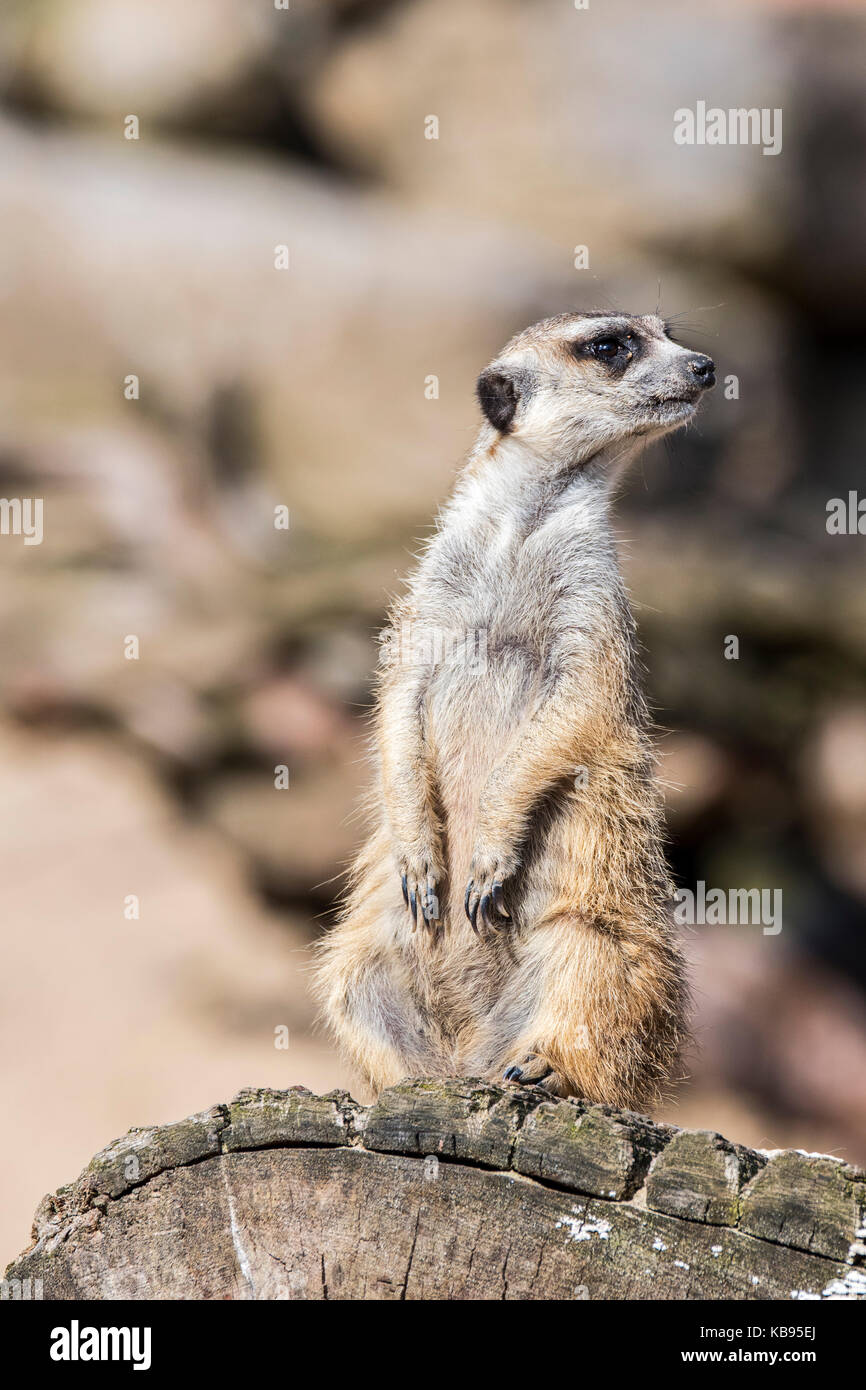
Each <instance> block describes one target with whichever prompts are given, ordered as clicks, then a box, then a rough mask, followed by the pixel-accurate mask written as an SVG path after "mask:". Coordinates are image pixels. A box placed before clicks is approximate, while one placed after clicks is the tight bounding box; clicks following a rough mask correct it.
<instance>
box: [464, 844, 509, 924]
mask: <svg viewBox="0 0 866 1390" xmlns="http://www.w3.org/2000/svg"><path fill="white" fill-rule="evenodd" d="M516 868H517V856H516V855H514V854H509V853H507V852H505V851H500V852H499V853H496V852H495V851H494V852H493V853H490V852H489V851H486V850H480V849H476V851H475V854H474V855H473V857H472V863H471V864H470V866H469V874H470V878H469V882H468V883H467V885H466V894H465V896H464V899H463V907H464V909H465V912H466V916H467V917H468V918H469V921H470V922H471V923H472V929H473V931H474V932H475V933H476V935H478V934H479V919H480V925H481V928H482V931H484V930H489V931H496V930H497V928H500V927H503V926H505V924H506V923H507V922H510V921H511V913H510V912H509V911H508V907H507V905H506V901H505V896H506V890H505V885H506V883H507V881H508V879H510V878H511V876H512V874H513V873H514V872H515V870H516Z"/></svg>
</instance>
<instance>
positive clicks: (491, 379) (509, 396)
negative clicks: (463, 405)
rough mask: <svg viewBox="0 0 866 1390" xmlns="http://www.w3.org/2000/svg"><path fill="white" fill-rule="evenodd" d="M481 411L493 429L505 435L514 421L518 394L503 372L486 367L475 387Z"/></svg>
mask: <svg viewBox="0 0 866 1390" xmlns="http://www.w3.org/2000/svg"><path fill="white" fill-rule="evenodd" d="M475 389H476V391H477V393H478V400H479V403H480V405H481V409H482V410H483V411H484V414H485V415H486V416H487V418H488V420H489V421H490V423H491V425H492V426H493V428H494V429H497V430H501V431H502V433H503V434H507V433H508V431H509V430H510V429H511V425H512V422H513V420H514V415H515V411H516V410H517V403H518V401H519V400H520V392H519V391H518V389H517V386H516V384H515V382H514V380H513V379H512V378H511V377H510V376H506V375H505V373H504V372H497V371H496V370H495V368H493V367H486V368H485V369H484V371H483V372H482V373H481V375H480V377H479V378H478V384H477V386H476V388H475Z"/></svg>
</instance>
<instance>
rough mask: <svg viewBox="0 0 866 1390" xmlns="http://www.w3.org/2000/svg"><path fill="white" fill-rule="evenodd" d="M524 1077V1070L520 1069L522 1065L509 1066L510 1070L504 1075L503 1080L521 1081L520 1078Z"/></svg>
mask: <svg viewBox="0 0 866 1390" xmlns="http://www.w3.org/2000/svg"><path fill="white" fill-rule="evenodd" d="M522 1078H523V1072H522V1071H521V1070H520V1067H509V1068H508V1071H507V1072H506V1073H505V1075H504V1076H503V1078H502V1080H503V1081H520V1080H522Z"/></svg>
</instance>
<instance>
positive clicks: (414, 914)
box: [409, 888, 418, 922]
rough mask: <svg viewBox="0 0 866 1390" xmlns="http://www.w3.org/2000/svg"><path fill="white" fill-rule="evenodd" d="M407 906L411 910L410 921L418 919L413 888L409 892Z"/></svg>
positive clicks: (416, 901)
mask: <svg viewBox="0 0 866 1390" xmlns="http://www.w3.org/2000/svg"><path fill="white" fill-rule="evenodd" d="M409 907H410V908H411V910H412V921H413V922H417V921H418V899H417V898H416V897H415V889H414V888H413V889H412V892H411V893H410V894H409Z"/></svg>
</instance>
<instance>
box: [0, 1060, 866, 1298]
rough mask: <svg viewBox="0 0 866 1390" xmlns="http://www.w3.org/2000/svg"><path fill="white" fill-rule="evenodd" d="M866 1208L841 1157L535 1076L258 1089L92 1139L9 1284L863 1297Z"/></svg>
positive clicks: (247, 1293)
mask: <svg viewBox="0 0 866 1390" xmlns="http://www.w3.org/2000/svg"><path fill="white" fill-rule="evenodd" d="M864 1222H866V1173H864V1172H863V1171H862V1170H860V1169H856V1168H852V1167H850V1166H849V1165H847V1164H845V1163H842V1162H840V1161H839V1160H837V1159H834V1158H828V1157H824V1156H821V1155H811V1154H804V1153H800V1152H798V1151H785V1152H780V1153H775V1154H769V1155H768V1154H765V1153H761V1152H756V1151H753V1150H750V1149H745V1148H742V1147H741V1146H739V1145H736V1144H732V1143H729V1142H728V1141H727V1140H726V1139H723V1138H722V1137H721V1136H720V1135H718V1134H713V1133H711V1132H709V1131H690V1130H676V1129H673V1128H671V1127H670V1126H665V1125H656V1124H653V1123H652V1121H650V1120H648V1119H646V1118H645V1117H643V1116H640V1115H634V1114H631V1113H629V1112H627V1111H618V1110H612V1109H610V1108H608V1107H606V1106H599V1105H585V1104H583V1103H582V1102H579V1101H574V1100H550V1099H548V1098H546V1097H545V1096H544V1095H543V1094H542V1093H541V1092H538V1091H531V1090H530V1091H519V1090H515V1089H508V1090H504V1089H501V1088H499V1087H496V1086H488V1085H485V1084H482V1083H480V1082H475V1081H471V1080H467V1081H463V1080H459V1081H451V1082H442V1081H435V1082H433V1081H430V1082H427V1081H414V1082H411V1083H408V1082H407V1083H405V1084H402V1085H399V1086H395V1087H393V1088H392V1089H391V1090H389V1091H386V1092H384V1093H383V1095H382V1096H381V1097H380V1098H379V1100H378V1101H377V1103H376V1104H374V1105H372V1106H369V1107H365V1106H361V1105H358V1104H357V1103H356V1102H354V1101H353V1100H352V1099H351V1098H350V1097H349V1096H348V1095H347V1094H345V1093H344V1092H332V1093H331V1094H330V1095H327V1096H314V1095H312V1094H311V1093H310V1092H309V1091H307V1090H305V1089H304V1088H303V1087H296V1088H294V1089H292V1090H289V1091H267V1090H248V1091H242V1092H241V1093H240V1094H239V1095H238V1096H237V1097H236V1098H235V1100H233V1101H232V1102H231V1103H230V1104H228V1105H218V1106H215V1107H214V1108H213V1109H212V1110H208V1111H205V1112H204V1113H203V1114H200V1115H193V1116H191V1117H190V1118H189V1119H186V1120H182V1121H180V1123H179V1124H174V1125H167V1126H164V1127H160V1128H156V1129H134V1130H131V1131H130V1132H129V1134H127V1135H126V1136H125V1137H124V1138H123V1139H118V1140H116V1141H115V1142H114V1143H113V1144H110V1145H109V1146H108V1148H106V1149H104V1150H103V1151H102V1152H101V1153H99V1154H97V1155H96V1156H95V1158H93V1159H92V1161H91V1162H90V1164H89V1165H88V1166H87V1168H86V1169H85V1170H84V1172H83V1173H82V1174H81V1176H80V1177H79V1178H78V1180H77V1181H76V1182H74V1183H73V1184H71V1185H70V1186H68V1187H64V1188H61V1189H60V1191H59V1192H57V1193H56V1194H54V1195H53V1196H50V1197H46V1198H45V1199H44V1200H43V1202H42V1203H41V1205H40V1207H39V1210H38V1211H37V1213H36V1220H35V1224H34V1228H33V1244H32V1246H31V1247H30V1249H28V1250H27V1251H26V1252H25V1253H24V1254H23V1255H21V1256H20V1257H19V1259H17V1260H15V1261H13V1263H12V1265H10V1267H9V1269H8V1270H7V1273H6V1282H5V1285H4V1294H5V1296H6V1297H21V1296H24V1297H26V1296H27V1295H28V1292H29V1293H31V1295H32V1292H33V1291H34V1290H37V1289H38V1290H39V1292H40V1293H41V1295H42V1296H43V1297H45V1298H58V1299H63V1298H88V1299H91V1298H92V1299H118V1298H135V1299H150V1298H185V1299H210V1298H215V1299H226V1298H240V1299H270V1298H275V1299H307V1298H320V1299H370V1298H374V1299H380V1298H394V1299H404V1298H405V1299H419V1298H420V1299H444V1298H449V1299H575V1298H577V1299H585V1298H586V1299H599V1298H600V1299H609V1298H616V1299H621V1298H625V1299H632V1298H639V1299H656V1298H677V1299H689V1298H716V1299H732V1298H733V1299H792V1298H793V1299H802V1298H847V1299H851V1298H866V1243H864V1242H866V1229H864ZM38 1280H41V1285H40V1284H37V1283H36V1282H35V1281H38ZM28 1281H29V1282H28ZM22 1291H23V1293H22Z"/></svg>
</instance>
